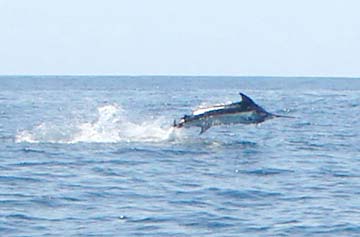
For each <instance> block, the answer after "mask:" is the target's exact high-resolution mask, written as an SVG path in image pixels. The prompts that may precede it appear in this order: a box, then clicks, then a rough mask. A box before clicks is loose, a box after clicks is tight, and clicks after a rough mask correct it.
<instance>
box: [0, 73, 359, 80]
mask: <svg viewBox="0 0 360 237" xmlns="http://www.w3.org/2000/svg"><path fill="white" fill-rule="evenodd" d="M36 76H38V77H234V78H235V77H237V78H330V79H331V78H332V79H340V78H344V79H360V76H276V75H221V74H220V75H214V74H212V75H206V74H204V75H191V74H168V75H166V74H0V77H36Z"/></svg>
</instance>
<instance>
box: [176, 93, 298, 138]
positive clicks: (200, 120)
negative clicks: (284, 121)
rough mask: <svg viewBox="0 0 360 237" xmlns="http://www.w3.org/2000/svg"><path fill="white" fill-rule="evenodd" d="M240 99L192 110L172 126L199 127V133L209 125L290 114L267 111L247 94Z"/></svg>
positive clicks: (246, 121)
mask: <svg viewBox="0 0 360 237" xmlns="http://www.w3.org/2000/svg"><path fill="white" fill-rule="evenodd" d="M240 96H241V101H240V102H235V103H231V104H223V105H214V106H210V107H206V108H199V109H197V110H194V111H193V112H192V114H191V115H184V117H182V118H181V119H180V121H179V122H178V123H177V122H176V120H175V121H174V125H173V126H174V127H176V128H182V127H192V126H195V127H200V128H201V131H200V134H202V133H204V132H205V131H206V130H208V129H209V128H210V127H211V126H216V125H229V124H238V123H241V124H258V123H262V122H264V121H265V120H268V119H272V118H276V117H284V118H293V117H290V116H284V115H277V114H272V113H269V112H267V111H266V110H265V109H263V108H261V107H260V106H259V105H257V104H256V103H255V102H254V101H253V100H252V99H250V98H249V97H248V96H246V95H244V94H243V93H240Z"/></svg>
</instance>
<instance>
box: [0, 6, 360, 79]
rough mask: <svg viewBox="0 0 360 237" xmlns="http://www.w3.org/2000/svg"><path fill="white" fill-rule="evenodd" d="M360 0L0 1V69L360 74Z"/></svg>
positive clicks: (8, 71) (12, 71) (10, 71)
mask: <svg viewBox="0 0 360 237" xmlns="http://www.w3.org/2000/svg"><path fill="white" fill-rule="evenodd" d="M359 12H360V1H359V0H294V1H290V0H248V1H243V0H217V1H214V0H142V1H140V0H127V1H126V0H97V1H95V0H54V1H50V0H0V74H116V75H119V74H120V75H158V74H161V75H168V74H170V75H238V76H241V75H243V76H245V75H273V76H352V77H359V76H360V13H359Z"/></svg>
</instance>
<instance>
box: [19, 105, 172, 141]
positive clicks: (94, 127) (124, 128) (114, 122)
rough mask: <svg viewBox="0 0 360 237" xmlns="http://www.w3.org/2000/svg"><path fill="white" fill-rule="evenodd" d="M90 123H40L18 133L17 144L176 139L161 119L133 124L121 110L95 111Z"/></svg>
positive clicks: (102, 109)
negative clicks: (95, 114) (94, 118)
mask: <svg viewBox="0 0 360 237" xmlns="http://www.w3.org/2000/svg"><path fill="white" fill-rule="evenodd" d="M97 113H98V115H97V118H96V120H95V121H92V122H80V123H79V122H75V121H70V122H69V121H64V123H63V124H61V125H55V124H51V123H41V124H40V125H38V126H35V127H34V128H33V129H31V130H24V131H20V132H18V133H17V135H16V142H29V143H78V142H85V143H94V142H95V143H116V142H161V141H165V140H171V139H174V138H175V137H176V136H177V133H176V131H175V130H174V128H172V127H171V126H169V125H168V123H167V126H162V125H163V124H164V121H163V120H162V119H156V120H149V121H145V122H141V123H134V122H132V121H130V120H129V119H128V117H127V116H126V115H125V114H126V111H124V110H123V109H122V108H121V107H120V106H118V105H116V104H110V105H104V106H101V107H98V108H97Z"/></svg>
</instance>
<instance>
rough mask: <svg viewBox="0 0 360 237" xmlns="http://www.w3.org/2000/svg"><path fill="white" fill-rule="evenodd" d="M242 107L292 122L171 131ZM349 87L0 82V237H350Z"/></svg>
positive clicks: (116, 80)
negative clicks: (177, 122)
mask: <svg viewBox="0 0 360 237" xmlns="http://www.w3.org/2000/svg"><path fill="white" fill-rule="evenodd" d="M238 92H243V93H245V94H247V95H249V96H250V97H251V98H253V99H254V100H255V102H257V103H258V104H259V105H261V106H262V107H264V108H265V109H266V110H268V111H269V112H273V113H278V114H284V115H291V116H295V117H296V118H295V119H280V118H279V119H273V120H269V121H266V122H265V123H262V124H261V125H259V126H254V125H236V126H223V127H213V128H211V129H210V130H208V131H207V132H206V133H204V134H202V135H199V129H198V128H190V129H180V130H174V129H173V128H171V124H172V122H173V119H175V118H176V119H178V118H180V117H181V116H183V115H184V114H187V113H190V112H191V110H192V109H194V108H196V107H197V106H199V105H207V104H209V105H210V104H214V103H222V102H228V101H238V100H240V96H239V95H238ZM359 115H360V79H354V78H352V79H351V78H266V77H252V78H247V77H166V76H161V77H157V76H149V77H117V76H111V77H110V76H109V77H101V76H82V77H73V76H66V77H64V76H43V77H40V76H22V77H19V76H2V77H0V236H360V168H359V167H360V146H359V144H360V122H359V118H360V117H359Z"/></svg>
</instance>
